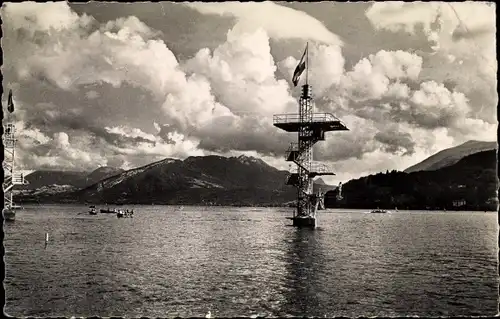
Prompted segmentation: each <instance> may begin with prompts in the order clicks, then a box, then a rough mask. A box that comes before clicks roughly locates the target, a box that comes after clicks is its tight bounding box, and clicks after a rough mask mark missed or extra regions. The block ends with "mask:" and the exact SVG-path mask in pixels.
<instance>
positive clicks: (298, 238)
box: [283, 228, 326, 316]
mask: <svg viewBox="0 0 500 319" xmlns="http://www.w3.org/2000/svg"><path fill="white" fill-rule="evenodd" d="M320 237H321V232H320V231H319V230H310V229H299V228H293V229H292V230H291V231H289V232H288V236H287V237H286V238H285V240H286V241H287V242H288V244H287V251H286V253H285V257H284V258H285V263H284V264H285V265H286V266H285V267H286V270H287V274H286V281H287V288H288V289H287V290H286V291H285V292H284V294H285V299H286V303H285V306H284V307H283V308H284V310H285V311H287V312H288V314H290V315H293V316H306V315H307V316H322V313H321V311H320V309H321V308H320V300H319V297H320V295H321V293H322V291H321V290H322V286H321V284H320V283H321V281H322V280H323V278H321V276H322V274H323V273H324V271H323V265H324V264H325V262H326V261H325V260H324V258H323V257H324V253H323V251H322V250H323V247H322V242H321V240H320V239H319V238H320Z"/></svg>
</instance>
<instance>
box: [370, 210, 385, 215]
mask: <svg viewBox="0 0 500 319" xmlns="http://www.w3.org/2000/svg"><path fill="white" fill-rule="evenodd" d="M370 213H371V214H385V213H387V211H386V210H385V209H375V210H372V211H371V212H370Z"/></svg>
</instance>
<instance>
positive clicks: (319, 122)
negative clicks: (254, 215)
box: [273, 84, 348, 228]
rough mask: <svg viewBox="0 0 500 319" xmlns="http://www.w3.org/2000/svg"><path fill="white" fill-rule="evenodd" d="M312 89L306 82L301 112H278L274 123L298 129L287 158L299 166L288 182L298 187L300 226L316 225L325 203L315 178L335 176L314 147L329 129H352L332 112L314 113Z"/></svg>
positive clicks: (297, 218) (289, 129)
mask: <svg viewBox="0 0 500 319" xmlns="http://www.w3.org/2000/svg"><path fill="white" fill-rule="evenodd" d="M313 106H314V105H313V99H312V88H311V86H310V85H308V84H305V85H303V86H302V93H301V96H300V100H299V113H298V114H278V115H274V118H273V124H274V126H276V127H278V128H280V129H282V130H285V131H287V132H297V133H298V142H297V143H291V145H290V147H289V148H288V150H287V152H286V155H285V159H286V160H287V161H292V162H294V163H295V164H296V165H297V170H296V172H292V173H291V174H290V175H289V176H288V178H287V181H286V184H287V185H293V186H295V187H297V210H296V212H295V213H294V216H293V218H291V219H292V220H293V225H294V226H297V227H312V228H314V227H316V212H317V210H318V205H320V204H322V203H321V201H323V200H324V194H322V193H318V194H314V193H313V179H314V178H315V177H316V176H320V175H335V174H334V173H333V172H331V171H330V169H329V168H328V167H327V166H326V165H324V164H322V163H318V162H314V161H313V146H314V144H315V143H316V142H318V141H323V140H325V132H329V131H346V130H348V128H347V127H346V126H345V125H344V123H342V122H341V121H340V120H339V119H338V118H336V117H335V116H334V115H333V114H330V113H313Z"/></svg>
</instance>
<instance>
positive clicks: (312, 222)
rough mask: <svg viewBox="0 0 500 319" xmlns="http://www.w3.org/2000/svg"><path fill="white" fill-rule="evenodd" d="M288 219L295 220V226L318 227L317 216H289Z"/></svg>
mask: <svg viewBox="0 0 500 319" xmlns="http://www.w3.org/2000/svg"><path fill="white" fill-rule="evenodd" d="M288 219H291V220H292V221H293V226H294V227H299V228H312V229H314V228H316V218H314V217H311V216H304V217H297V216H296V217H289V218H288Z"/></svg>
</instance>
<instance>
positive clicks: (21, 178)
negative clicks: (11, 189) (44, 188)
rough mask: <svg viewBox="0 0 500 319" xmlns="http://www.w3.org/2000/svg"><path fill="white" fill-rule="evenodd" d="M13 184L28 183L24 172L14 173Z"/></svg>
mask: <svg viewBox="0 0 500 319" xmlns="http://www.w3.org/2000/svg"><path fill="white" fill-rule="evenodd" d="M12 184H13V185H24V184H27V183H26V180H25V179H24V174H22V173H14V174H13V175H12Z"/></svg>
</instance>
